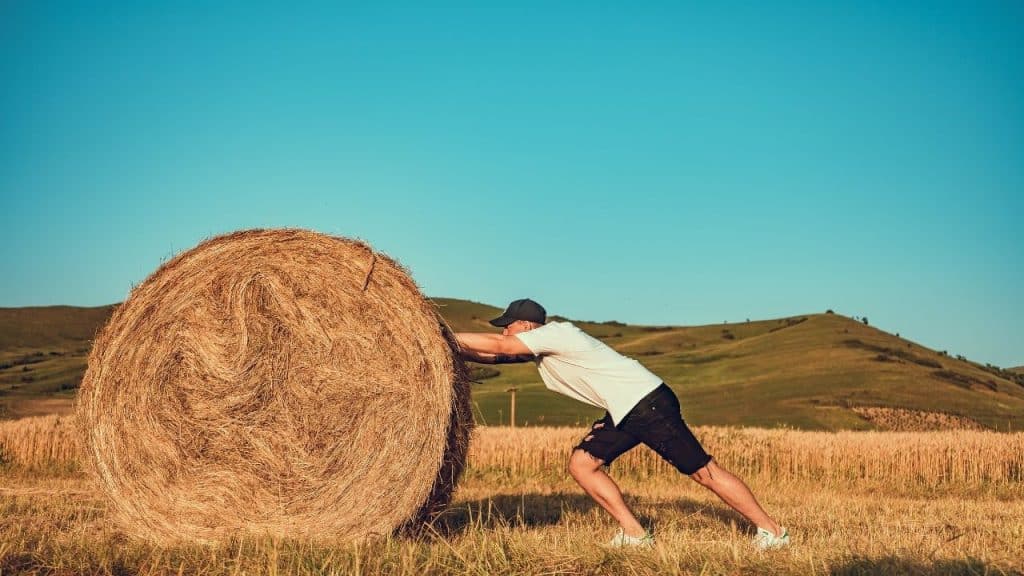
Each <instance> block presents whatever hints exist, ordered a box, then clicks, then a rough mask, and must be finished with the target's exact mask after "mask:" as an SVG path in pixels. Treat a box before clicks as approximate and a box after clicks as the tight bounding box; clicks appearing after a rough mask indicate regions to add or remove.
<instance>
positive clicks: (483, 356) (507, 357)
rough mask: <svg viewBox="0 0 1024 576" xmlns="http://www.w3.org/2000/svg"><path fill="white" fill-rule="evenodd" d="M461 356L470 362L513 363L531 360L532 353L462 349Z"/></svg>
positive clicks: (532, 357)
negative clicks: (488, 352) (500, 352)
mask: <svg viewBox="0 0 1024 576" xmlns="http://www.w3.org/2000/svg"><path fill="white" fill-rule="evenodd" d="M461 353H462V357H463V358H465V359H466V360H469V361H471V362H478V363H480V364H514V363H519V362H531V361H533V359H534V355H533V354H487V353H486V352H473V351H471V350H466V349H463V350H462V351H461Z"/></svg>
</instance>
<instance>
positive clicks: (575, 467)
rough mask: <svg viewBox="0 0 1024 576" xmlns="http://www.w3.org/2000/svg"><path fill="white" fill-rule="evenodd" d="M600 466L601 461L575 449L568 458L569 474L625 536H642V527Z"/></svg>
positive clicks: (615, 485) (613, 482) (614, 484)
mask: <svg viewBox="0 0 1024 576" xmlns="http://www.w3.org/2000/svg"><path fill="white" fill-rule="evenodd" d="M602 464H604V462H603V461H602V460H601V459H599V458H595V457H593V456H591V455H590V454H588V453H587V452H586V451H585V450H582V449H576V450H573V451H572V456H570V457H569V473H570V474H572V477H573V478H575V479H576V482H578V483H579V485H580V486H582V487H583V490H585V491H586V493H587V494H588V495H589V496H590V497H591V498H593V499H594V501H595V502H597V503H598V504H600V505H601V507H602V508H604V509H605V510H607V511H608V513H609V514H611V515H612V517H613V518H615V520H617V521H618V523H619V525H620V526H622V531H623V532H625V534H626V535H627V536H643V535H644V527H643V526H641V525H640V522H638V521H637V519H636V516H633V513H632V512H631V511H630V510H629V507H628V506H626V503H625V501H623V499H622V492H621V491H620V490H619V485H618V484H616V483H615V481H614V480H612V479H611V477H610V476H608V475H607V474H605V472H604V470H601V465H602Z"/></svg>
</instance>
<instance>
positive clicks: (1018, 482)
mask: <svg viewBox="0 0 1024 576" xmlns="http://www.w3.org/2000/svg"><path fill="white" fill-rule="evenodd" d="M75 433H76V431H75V426H74V423H73V419H72V418H71V417H67V416H45V417H37V418H25V419H22V420H13V421H8V422H3V423H0V463H3V464H6V465H8V466H14V467H16V468H19V469H27V470H40V471H47V470H74V469H75V468H76V467H77V464H78V462H77V460H78V455H77V446H76V439H75ZM584 433H585V429H576V428H539V427H537V428H515V429H510V428H500V427H479V428H477V429H476V430H475V431H474V432H473V439H472V442H471V445H470V451H469V463H468V467H469V470H470V471H471V472H472V473H476V474H481V473H491V472H493V473H495V474H499V475H500V474H505V475H510V476H524V477H558V476H561V475H562V474H563V470H564V467H565V464H566V462H567V461H568V458H569V452H570V450H571V448H572V446H574V445H575V444H576V443H577V442H578V441H579V439H580V438H581V437H582V435H583V434H584ZM695 433H696V434H697V436H698V437H699V438H700V439H701V442H702V443H703V444H704V446H705V447H706V448H707V450H708V452H709V453H711V454H712V455H714V456H715V457H716V459H718V460H719V462H721V463H722V464H723V465H725V466H727V467H728V468H730V469H731V470H733V471H735V472H737V473H740V474H741V475H743V476H745V477H756V478H758V479H761V480H763V481H765V482H794V481H797V482H799V481H813V482H818V483H822V484H841V485H847V486H849V485H856V486H860V487H867V486H870V487H877V486H885V485H890V484H893V483H898V484H900V485H902V486H905V487H910V486H913V487H915V488H918V489H921V490H936V489H943V488H952V489H955V490H963V489H966V488H969V487H974V488H982V487H987V488H993V487H995V488H1005V489H1007V490H1013V489H1015V488H1020V489H1021V490H1022V491H1024V433H1013V434H1003V433H998V432H990V431H978V430H956V431H942V432H807V431H799V430H764V429H757V428H720V427H697V428H695ZM612 468H613V469H614V471H615V472H616V473H617V474H622V475H627V476H630V477H636V478H640V479H652V478H653V479H657V478H675V475H676V474H677V473H676V472H675V469H674V468H672V467H671V466H670V465H669V464H667V463H666V462H665V461H663V460H662V459H661V458H659V457H658V456H657V454H655V453H654V452H652V451H651V450H649V449H647V448H646V447H645V446H639V447H637V448H636V449H634V450H632V451H630V452H628V453H626V454H625V455H623V456H622V457H621V458H619V459H618V460H616V461H615V462H614V463H613V464H612Z"/></svg>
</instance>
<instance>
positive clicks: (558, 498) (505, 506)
mask: <svg viewBox="0 0 1024 576" xmlns="http://www.w3.org/2000/svg"><path fill="white" fill-rule="evenodd" d="M627 502H628V503H629V505H630V508H632V509H634V510H636V509H638V508H647V507H654V508H658V509H661V510H667V509H671V510H675V511H677V512H678V513H679V514H682V515H683V516H703V517H706V518H712V519H714V520H715V521H717V522H721V523H722V524H725V525H727V526H729V525H739V526H745V525H746V524H747V522H746V521H745V520H744V519H743V517H742V516H740V515H739V514H737V513H736V512H734V511H732V510H729V509H726V508H723V507H720V506H714V505H711V504H707V503H702V502H698V501H696V500H690V499H688V498H678V499H672V500H660V499H646V498H637V497H631V498H629V499H628V500H627ZM594 509H599V507H598V505H597V503H596V502H594V501H593V500H592V499H591V498H590V497H589V496H587V495H585V494H570V493H555V494H539V493H536V492H532V493H522V494H496V495H494V496H489V497H487V498H481V499H479V500H472V501H467V502H457V503H454V504H452V505H451V506H450V507H449V508H448V509H447V510H445V511H444V512H442V513H441V514H438V515H437V516H436V517H434V519H433V520H432V521H431V522H429V523H427V525H426V526H425V527H424V531H425V532H426V533H434V534H437V535H439V536H443V537H446V538H447V537H451V536H455V535H458V534H460V533H462V532H465V531H466V530H468V529H470V528H473V529H484V530H493V529H495V528H498V527H538V526H552V525H556V524H559V523H561V522H562V519H563V517H564V516H566V515H568V514H588V513H590V512H591V511H592V510H594ZM637 519H638V520H640V523H641V524H644V525H645V526H650V525H651V524H652V523H654V522H653V518H651V517H650V516H645V515H643V514H638V515H637ZM655 529H657V526H656V525H655Z"/></svg>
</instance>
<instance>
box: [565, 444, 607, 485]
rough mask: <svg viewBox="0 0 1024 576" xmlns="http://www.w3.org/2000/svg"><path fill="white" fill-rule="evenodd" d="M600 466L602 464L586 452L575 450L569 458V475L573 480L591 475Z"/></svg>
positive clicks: (598, 459) (579, 449) (580, 449)
mask: <svg viewBox="0 0 1024 576" xmlns="http://www.w3.org/2000/svg"><path fill="white" fill-rule="evenodd" d="M601 464H603V462H602V461H601V459H600V458H595V457H594V456H593V455H591V454H590V453H589V452H587V451H586V450H584V449H582V448H577V449H575V450H573V451H572V455H571V456H570V457H569V474H571V475H572V477H573V478H579V477H581V476H586V475H588V474H593V473H594V472H595V471H597V469H598V468H600V467H601Z"/></svg>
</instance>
